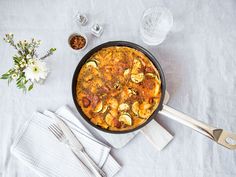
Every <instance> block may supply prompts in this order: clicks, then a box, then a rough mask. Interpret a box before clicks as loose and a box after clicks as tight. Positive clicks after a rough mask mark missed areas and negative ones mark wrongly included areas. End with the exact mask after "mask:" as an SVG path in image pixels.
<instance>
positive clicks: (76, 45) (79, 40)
mask: <svg viewBox="0 0 236 177" xmlns="http://www.w3.org/2000/svg"><path fill="white" fill-rule="evenodd" d="M69 43H70V46H71V47H72V48H73V49H74V50H79V49H82V48H84V47H85V45H86V39H85V37H83V36H81V35H73V36H71V37H70V40H69Z"/></svg>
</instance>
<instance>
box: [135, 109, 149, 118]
mask: <svg viewBox="0 0 236 177" xmlns="http://www.w3.org/2000/svg"><path fill="white" fill-rule="evenodd" d="M138 114H139V117H140V118H143V119H147V118H149V117H150V116H151V115H152V111H151V110H150V109H142V110H141V109H140V110H139V112H138Z"/></svg>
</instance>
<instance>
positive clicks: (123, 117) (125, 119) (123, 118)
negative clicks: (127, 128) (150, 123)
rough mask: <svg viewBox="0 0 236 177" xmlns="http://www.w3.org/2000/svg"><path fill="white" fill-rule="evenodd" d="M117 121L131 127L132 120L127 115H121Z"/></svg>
mask: <svg viewBox="0 0 236 177" xmlns="http://www.w3.org/2000/svg"><path fill="white" fill-rule="evenodd" d="M119 121H120V122H124V124H126V125H132V119H131V117H130V116H129V115H128V114H122V115H121V116H120V117H119Z"/></svg>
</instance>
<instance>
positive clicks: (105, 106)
mask: <svg viewBox="0 0 236 177" xmlns="http://www.w3.org/2000/svg"><path fill="white" fill-rule="evenodd" d="M107 108H108V105H104V106H103V108H102V111H101V113H104V112H106V111H107Z"/></svg>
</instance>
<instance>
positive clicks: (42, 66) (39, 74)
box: [24, 60, 48, 82]
mask: <svg viewBox="0 0 236 177" xmlns="http://www.w3.org/2000/svg"><path fill="white" fill-rule="evenodd" d="M24 72H25V77H26V80H31V81H32V82H35V81H36V82H38V81H40V80H42V79H43V80H44V79H46V77H47V74H48V69H47V67H46V63H45V62H43V61H40V60H35V61H34V64H30V65H28V66H27V67H26V68H25V70H24Z"/></svg>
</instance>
